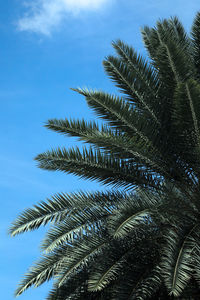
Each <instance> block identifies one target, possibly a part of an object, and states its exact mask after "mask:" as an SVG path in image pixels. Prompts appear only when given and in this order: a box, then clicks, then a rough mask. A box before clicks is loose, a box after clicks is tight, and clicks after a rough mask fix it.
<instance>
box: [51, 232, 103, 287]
mask: <svg viewBox="0 0 200 300" xmlns="http://www.w3.org/2000/svg"><path fill="white" fill-rule="evenodd" d="M107 242H108V239H106V238H105V236H103V235H102V234H101V235H93V236H92V237H85V238H84V240H81V241H76V243H74V244H73V248H72V249H71V252H70V254H69V255H68V256H67V258H66V259H65V260H64V261H63V263H62V264H60V266H59V268H58V273H59V275H58V276H57V281H56V282H57V286H58V287H60V286H62V285H63V284H65V282H66V280H68V278H70V276H71V275H73V274H74V273H75V272H77V271H78V270H79V269H81V268H82V267H85V266H88V265H89V264H91V263H92V262H93V261H94V258H95V257H97V256H98V255H100V254H101V253H102V251H103V249H104V248H105V247H106V245H107Z"/></svg>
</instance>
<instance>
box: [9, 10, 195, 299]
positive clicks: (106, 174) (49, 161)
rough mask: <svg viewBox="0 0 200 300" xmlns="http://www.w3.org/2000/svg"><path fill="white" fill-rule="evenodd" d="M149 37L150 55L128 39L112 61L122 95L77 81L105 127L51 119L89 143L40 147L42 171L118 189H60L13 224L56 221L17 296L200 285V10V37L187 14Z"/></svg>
mask: <svg viewBox="0 0 200 300" xmlns="http://www.w3.org/2000/svg"><path fill="white" fill-rule="evenodd" d="M142 36H143V41H144V45H145V47H146V49H147V52H148V55H149V59H146V58H143V57H142V56H141V55H138V54H137V53H136V52H135V51H134V49H133V48H132V47H129V46H128V45H126V44H124V43H123V42H122V41H120V40H118V41H116V42H114V43H113V47H114V49H115V50H116V53H117V55H116V56H108V57H107V58H106V59H105V61H104V62H103V65H104V68H105V71H106V73H107V74H108V76H109V77H110V78H111V79H112V81H113V82H114V83H115V85H116V87H117V88H118V89H119V91H120V92H121V96H115V95H109V94H106V93H104V92H102V91H101V92H99V91H96V90H94V91H92V90H86V89H84V90H83V89H74V90H75V91H76V92H78V93H80V94H81V95H83V96H84V97H85V99H86V101H87V104H88V106H89V107H90V108H91V109H92V110H93V111H94V112H95V113H96V114H97V115H98V116H99V117H100V118H102V119H103V120H104V124H103V125H101V126H100V125H99V124H98V123H97V122H87V121H85V120H77V121H74V120H67V119H65V120H57V119H53V120H49V121H48V122H47V124H46V127H47V128H49V129H51V130H54V131H56V132H60V133H62V134H64V135H67V136H75V137H78V138H79V140H81V141H84V142H85V143H87V144H89V146H88V145H86V146H85V147H83V149H82V150H80V149H79V148H72V149H68V150H66V149H65V148H62V149H61V148H58V149H56V150H52V151H47V152H45V153H43V154H40V155H38V156H37V157H36V160H37V161H38V163H39V167H40V168H42V169H45V170H53V171H56V170H59V171H62V172H66V173H72V174H75V175H78V176H79V177H81V178H86V179H90V180H98V181H99V182H101V183H103V184H105V185H111V186H112V189H111V190H108V191H105V192H96V193H88V192H87V193H86V192H80V193H74V194H65V193H61V194H57V195H55V196H53V197H52V198H51V199H47V201H45V202H42V203H40V204H39V205H36V206H34V207H33V208H30V209H28V210H26V211H24V212H23V213H22V214H21V215H20V216H19V217H18V218H17V220H16V221H15V222H13V225H12V227H11V229H10V233H11V235H12V236H15V235H17V234H20V233H22V232H26V231H29V230H34V229H37V228H38V227H40V226H42V225H46V224H48V223H50V224H52V226H51V228H50V229H49V231H48V232H47V235H46V237H45V238H44V240H43V242H42V250H43V255H42V258H41V259H40V260H39V261H38V263H37V264H36V265H35V266H34V267H32V268H31V269H30V270H29V271H28V272H27V274H26V275H25V277H24V279H23V281H22V282H21V284H20V286H19V287H18V289H17V291H16V295H19V294H21V293H22V292H24V291H25V290H26V289H27V288H29V287H30V286H32V285H35V286H39V285H41V284H42V283H43V282H45V281H47V280H49V279H51V278H53V279H54V288H53V289H52V291H51V292H50V293H49V296H48V298H47V299H48V300H53V299H56V300H67V299H149V298H151V299H170V297H171V296H172V297H174V296H175V297H179V296H180V297H181V298H180V299H189V297H191V299H196V298H195V297H196V295H198V293H199V291H198V283H199V281H200V258H199V253H200V242H199V237H200V201H199V198H200V189H199V178H200V157H199V154H200V126H199V125H200V124H199V123H200V72H199V70H200V13H198V14H197V15H196V17H195V19H194V23H193V26H192V30H191V35H190V36H188V35H187V33H186V32H185V30H184V28H183V26H182V24H181V23H180V22H179V20H178V19H177V18H176V17H175V18H171V19H169V20H163V21H158V22H157V25H156V27H155V28H149V27H144V28H143V29H142ZM188 295H189V296H188ZM153 297H155V298H153ZM184 297H185V298H184ZM192 297H194V298H192Z"/></svg>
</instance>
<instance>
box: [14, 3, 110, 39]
mask: <svg viewBox="0 0 200 300" xmlns="http://www.w3.org/2000/svg"><path fill="white" fill-rule="evenodd" d="M111 1H112V0H32V1H31V3H30V2H29V4H28V3H27V2H26V3H25V5H26V8H27V12H26V15H25V16H23V17H22V18H21V19H20V20H19V21H18V29H19V30H21V31H26V30H27V31H33V32H37V33H42V34H45V35H50V33H51V31H52V29H53V28H55V27H57V26H58V25H60V24H61V22H62V21H63V19H65V18H66V17H67V16H69V15H72V16H74V17H77V16H78V15H79V14H80V13H82V12H84V11H96V10H98V9H100V8H101V7H103V5H105V4H107V3H108V2H111Z"/></svg>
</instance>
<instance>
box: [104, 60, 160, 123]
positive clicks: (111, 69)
mask: <svg viewBox="0 0 200 300" xmlns="http://www.w3.org/2000/svg"><path fill="white" fill-rule="evenodd" d="M103 65H104V68H105V71H106V72H107V74H108V75H109V76H110V78H111V79H112V80H113V81H114V82H115V83H116V86H117V87H118V88H119V89H120V90H121V91H122V92H123V93H124V94H125V95H126V96H128V97H127V99H128V100H129V101H131V102H133V103H134V105H135V106H136V107H137V108H138V109H139V110H142V111H143V110H144V111H146V112H147V113H148V114H147V116H148V115H149V117H150V118H151V119H152V120H153V121H154V122H155V124H157V125H159V120H158V118H157V117H156V115H155V112H154V111H153V109H152V107H151V106H150V105H149V103H148V101H147V100H146V99H145V97H144V90H143V89H141V90H140V82H138V81H137V79H136V78H135V76H134V72H132V70H131V69H130V68H128V67H127V64H125V63H124V62H123V61H122V60H121V59H119V58H116V57H114V56H108V57H107V58H106V60H105V61H104V62H103Z"/></svg>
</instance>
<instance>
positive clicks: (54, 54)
mask: <svg viewBox="0 0 200 300" xmlns="http://www.w3.org/2000/svg"><path fill="white" fill-rule="evenodd" d="M74 3H75V4H74ZM0 6H1V9H0V41H1V44H0V45H1V46H0V53H1V55H0V66H1V67H0V104H1V110H0V114H1V118H0V126H1V148H0V165H1V169H0V193H1V211H0V214H1V216H0V257H1V259H0V261H1V267H0V285H1V297H2V299H5V300H12V299H14V296H13V294H14V290H15V287H16V285H17V283H18V282H19V280H20V278H21V276H22V275H23V274H24V273H25V271H26V270H27V268H28V267H29V266H30V265H31V264H32V262H34V261H35V260H37V259H38V258H39V255H40V252H39V251H40V250H39V244H40V240H41V239H42V237H43V235H44V232H45V230H46V229H41V230H39V231H37V232H31V233H26V234H24V235H21V236H18V237H15V238H10V237H9V236H8V234H7V231H8V228H9V226H10V223H11V222H12V221H13V219H14V218H15V217H16V216H17V215H18V214H19V213H20V212H21V211H22V210H23V209H25V208H28V207H30V206H32V205H33V204H35V203H38V202H39V201H40V200H45V199H46V198H47V197H50V196H51V195H53V194H55V193H57V192H72V191H78V190H96V189H99V188H101V189H102V186H99V185H98V183H97V182H89V181H84V180H80V179H78V178H77V177H75V176H72V175H64V174H61V173H59V172H47V171H42V170H40V169H38V168H37V167H36V163H35V161H34V160H33V158H34V157H35V156H36V155H37V154H39V153H41V152H44V151H46V150H48V149H51V148H56V147H57V146H65V147H66V148H68V147H71V146H73V145H75V144H77V143H76V139H74V138H66V137H63V136H61V135H58V134H56V133H54V132H51V131H49V130H47V129H45V128H44V127H43V125H44V122H45V121H47V120H48V119H51V118H65V117H67V118H80V119H82V118H85V119H87V120H88V119H94V118H95V116H94V115H93V113H92V112H91V111H89V109H88V108H87V106H86V103H85V101H84V98H83V97H81V96H80V95H78V94H76V93H74V92H73V91H71V90H70V87H88V88H96V89H102V90H105V91H110V92H116V90H115V88H114V87H113V85H112V84H111V83H110V81H109V80H108V78H107V77H106V76H105V73H104V70H103V68H102V60H103V58H104V57H105V56H106V55H109V54H112V53H113V49H112V47H111V41H112V40H116V39H117V38H120V39H122V40H123V41H125V42H127V43H128V44H131V45H132V46H133V47H134V48H135V49H136V50H138V51H139V52H140V53H143V54H144V55H145V51H144V48H143V45H142V42H141V37H140V28H141V27H142V26H143V25H149V26H154V24H155V22H156V20H158V19H159V18H161V19H162V18H168V17H170V16H174V15H177V16H178V17H179V18H180V20H181V21H182V22H183V24H184V25H185V27H186V29H187V30H189V29H190V26H191V23H192V20H193V18H194V16H195V13H196V12H197V11H198V10H200V5H199V1H195V0H191V1H185V0H176V1H174V0H173V1H172V0H167V1H166V0H162V1H161V0H154V1H153V0H148V1H147V0H145V1H144V0H96V1H95V0H76V1H74V0H48V1H47V0H38V1H31V0H29V1H25V2H24V1H20V0H13V1H1V4H0ZM49 288H50V284H46V285H44V286H42V287H41V288H38V289H33V288H31V289H30V290H28V291H27V292H25V293H24V294H23V295H22V296H20V297H19V299H21V300H43V299H45V296H46V295H47V292H48V289H49Z"/></svg>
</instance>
